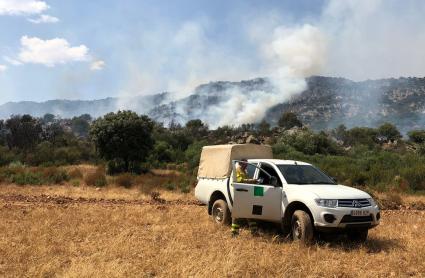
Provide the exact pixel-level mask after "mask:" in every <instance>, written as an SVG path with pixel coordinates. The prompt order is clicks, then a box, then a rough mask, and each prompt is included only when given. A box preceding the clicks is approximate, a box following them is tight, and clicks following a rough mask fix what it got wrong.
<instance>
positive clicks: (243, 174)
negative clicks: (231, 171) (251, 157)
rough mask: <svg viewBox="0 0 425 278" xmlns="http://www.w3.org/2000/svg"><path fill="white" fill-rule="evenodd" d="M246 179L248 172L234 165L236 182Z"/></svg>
mask: <svg viewBox="0 0 425 278" xmlns="http://www.w3.org/2000/svg"><path fill="white" fill-rule="evenodd" d="M247 179H248V174H247V173H246V171H244V170H242V168H241V167H240V166H239V167H236V182H243V181H245V180H247Z"/></svg>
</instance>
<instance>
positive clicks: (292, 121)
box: [278, 112, 303, 129]
mask: <svg viewBox="0 0 425 278" xmlns="http://www.w3.org/2000/svg"><path fill="white" fill-rule="evenodd" d="M278 125H279V126H280V127H283V128H285V129H290V128H293V127H296V126H297V127H302V126H303V123H302V122H301V121H300V120H299V119H298V117H297V115H296V114H295V113H293V112H284V113H283V114H282V116H281V117H280V119H279V122H278Z"/></svg>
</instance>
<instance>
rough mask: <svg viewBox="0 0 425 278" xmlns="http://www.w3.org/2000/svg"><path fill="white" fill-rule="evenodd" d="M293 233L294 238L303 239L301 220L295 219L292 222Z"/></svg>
mask: <svg viewBox="0 0 425 278" xmlns="http://www.w3.org/2000/svg"><path fill="white" fill-rule="evenodd" d="M292 234H293V236H294V239H301V235H302V230H301V222H300V221H299V220H296V221H294V223H293V224H292Z"/></svg>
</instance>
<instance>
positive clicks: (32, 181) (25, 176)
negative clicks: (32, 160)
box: [10, 171, 43, 185]
mask: <svg viewBox="0 0 425 278" xmlns="http://www.w3.org/2000/svg"><path fill="white" fill-rule="evenodd" d="M10 180H11V182H12V183H15V184H18V185H40V184H42V183H43V177H42V175H41V173H34V172H28V171H24V172H19V173H16V174H14V175H12V176H11V178H10Z"/></svg>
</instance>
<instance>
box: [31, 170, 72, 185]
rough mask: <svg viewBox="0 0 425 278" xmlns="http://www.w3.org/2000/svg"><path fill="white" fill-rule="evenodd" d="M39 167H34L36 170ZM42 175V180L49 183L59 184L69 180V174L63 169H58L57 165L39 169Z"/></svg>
mask: <svg viewBox="0 0 425 278" xmlns="http://www.w3.org/2000/svg"><path fill="white" fill-rule="evenodd" d="M37 170H39V169H36V170H35V171H37ZM41 173H42V175H43V181H44V182H45V183H49V184H61V183H62V182H64V181H68V180H69V176H68V174H67V173H66V171H65V170H62V169H59V168H57V167H48V168H44V169H41Z"/></svg>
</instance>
